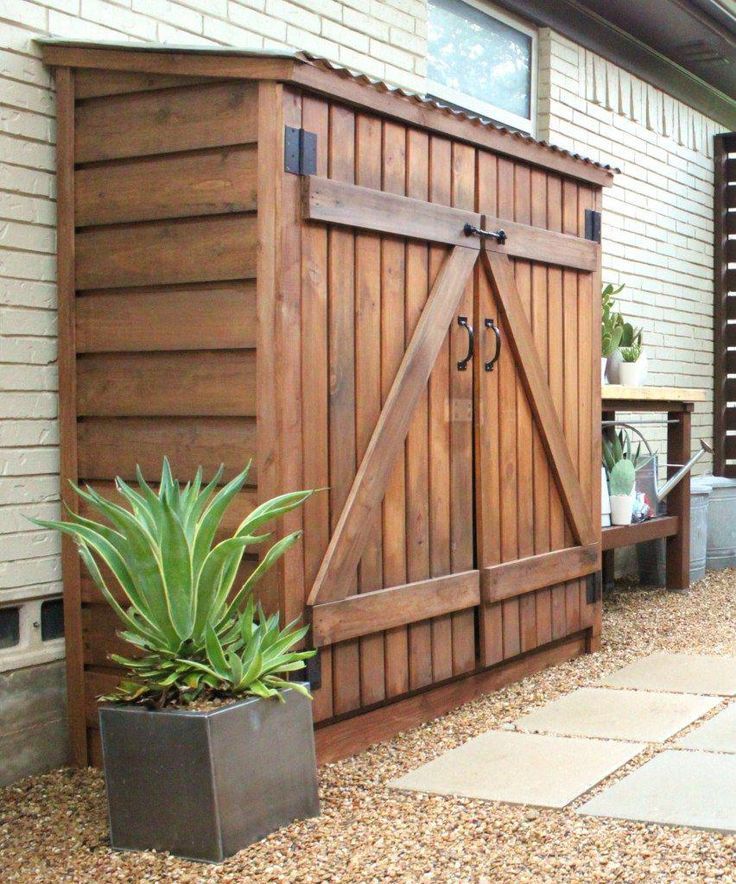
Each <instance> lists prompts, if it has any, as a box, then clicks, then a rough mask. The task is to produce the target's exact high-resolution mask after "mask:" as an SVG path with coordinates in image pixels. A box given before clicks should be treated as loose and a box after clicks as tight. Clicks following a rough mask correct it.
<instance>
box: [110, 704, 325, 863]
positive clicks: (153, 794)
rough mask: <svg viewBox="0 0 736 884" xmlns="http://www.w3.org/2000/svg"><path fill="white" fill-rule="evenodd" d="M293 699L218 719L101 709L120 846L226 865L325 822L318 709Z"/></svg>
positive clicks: (222, 711)
mask: <svg viewBox="0 0 736 884" xmlns="http://www.w3.org/2000/svg"><path fill="white" fill-rule="evenodd" d="M283 696H284V701H285V702H283V703H281V702H279V701H278V700H275V699H274V700H262V699H259V698H255V697H254V698H251V699H247V700H243V701H240V702H237V703H232V704H230V705H228V706H222V707H219V708H217V709H214V710H212V711H209V712H191V711H186V710H177V709H162V710H156V711H151V710H148V709H145V708H143V707H141V706H130V705H127V706H126V705H120V704H108V705H104V706H101V707H100V710H99V716H100V735H101V737H102V753H103V761H104V767H105V780H106V785H107V799H108V809H109V813H110V842H111V844H112V846H113V847H114V848H115V849H117V850H166V851H169V852H171V853H173V854H175V855H177V856H181V857H186V858H187V859H196V860H205V861H208V862H222V860H224V859H225V858H226V857H228V856H231V855H232V854H233V853H237V851H239V850H242V849H243V848H244V847H247V846H248V845H249V844H251V843H252V842H253V841H256V840H258V839H259V838H262V837H264V836H265V835H268V834H269V833H270V832H273V831H275V830H276V829H278V828H279V827H280V826H284V825H286V824H288V823H290V822H292V821H293V820H295V819H302V818H305V817H312V816H317V814H318V813H319V799H318V797H317V767H316V761H315V752H314V731H313V726H312V709H311V703H310V701H309V699H308V698H307V697H304V696H303V695H301V694H299V693H297V692H296V691H293V690H287V691H285V692H284V694H283Z"/></svg>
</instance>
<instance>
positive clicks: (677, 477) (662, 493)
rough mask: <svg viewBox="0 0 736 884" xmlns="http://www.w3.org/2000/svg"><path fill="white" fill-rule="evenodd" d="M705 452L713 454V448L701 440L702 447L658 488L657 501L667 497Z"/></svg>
mask: <svg viewBox="0 0 736 884" xmlns="http://www.w3.org/2000/svg"><path fill="white" fill-rule="evenodd" d="M705 454H713V449H712V448H711V446H710V445H708V443H707V442H705V441H703V440H702V439H701V440H700V449H699V450H698V451H696V452H695V454H694V455H693V456H692V457H691V458H690V460H689V461H688V462H687V463H686V464H684V465H683V466H681V467H680V469H679V470H678V471H677V472H676V473H675V474H674V476H670V478H669V479H668V480H667V481H666V482H665V483H664V485H662V487H661V488H657V502H658V503H659V502H660V501H662V500H664V499H665V497H667V495H668V494H669V493H670V491H672V489H673V488H674V487H675V486H676V485H679V483H680V482H681V481H682V480H683V479H684V478H685V476H687V474H688V473H689V472H690V470H691V469H692V468H693V467H694V466H695V464H696V463H697V462H698V461H699V460H700V458H701V457H703V456H704V455H705Z"/></svg>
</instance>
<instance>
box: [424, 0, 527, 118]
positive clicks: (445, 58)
mask: <svg viewBox="0 0 736 884" xmlns="http://www.w3.org/2000/svg"><path fill="white" fill-rule="evenodd" d="M531 65H532V39H531V37H530V36H529V35H528V34H525V33H523V32H521V31H518V30H516V28H513V27H510V26H509V25H507V24H504V23H503V22H501V21H498V20H497V19H495V18H492V17H491V16H490V15H487V14H486V13H484V12H481V11H480V10H479V9H476V8H475V7H474V6H470V5H469V4H468V3H464V2H462V0H430V3H429V57H428V71H427V73H428V76H429V79H430V80H432V81H434V82H435V83H439V84H441V85H443V86H446V87H448V88H450V89H452V90H453V91H455V92H460V93H462V94H464V95H469V96H472V97H474V98H477V99H479V100H481V101H483V102H484V103H486V104H491V105H494V106H495V107H497V108H500V109H501V110H505V111H508V112H509V113H512V114H516V115H517V116H519V117H523V118H527V119H528V118H529V117H530V115H531V107H530V103H531Z"/></svg>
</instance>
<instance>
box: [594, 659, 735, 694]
mask: <svg viewBox="0 0 736 884" xmlns="http://www.w3.org/2000/svg"><path fill="white" fill-rule="evenodd" d="M599 683H600V684H602V685H606V686H608V687H617V688H634V689H637V690H644V691H670V692H673V693H684V694H715V695H717V696H718V695H720V696H725V697H733V696H736V658H734V657H709V656H699V655H695V654H667V653H660V654H652V655H651V656H650V657H644V658H642V659H641V660H635V661H634V662H633V663H630V664H629V665H628V666H624V668H623V669H619V670H618V672H613V673H611V674H610V675H607V676H606V677H605V678H603V679H602V680H601V681H600V682H599Z"/></svg>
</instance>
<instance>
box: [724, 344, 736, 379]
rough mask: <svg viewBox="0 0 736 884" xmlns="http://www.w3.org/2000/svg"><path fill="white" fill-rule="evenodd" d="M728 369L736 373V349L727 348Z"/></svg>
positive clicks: (730, 372) (731, 372)
mask: <svg viewBox="0 0 736 884" xmlns="http://www.w3.org/2000/svg"><path fill="white" fill-rule="evenodd" d="M726 371H727V372H728V374H736V350H726Z"/></svg>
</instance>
